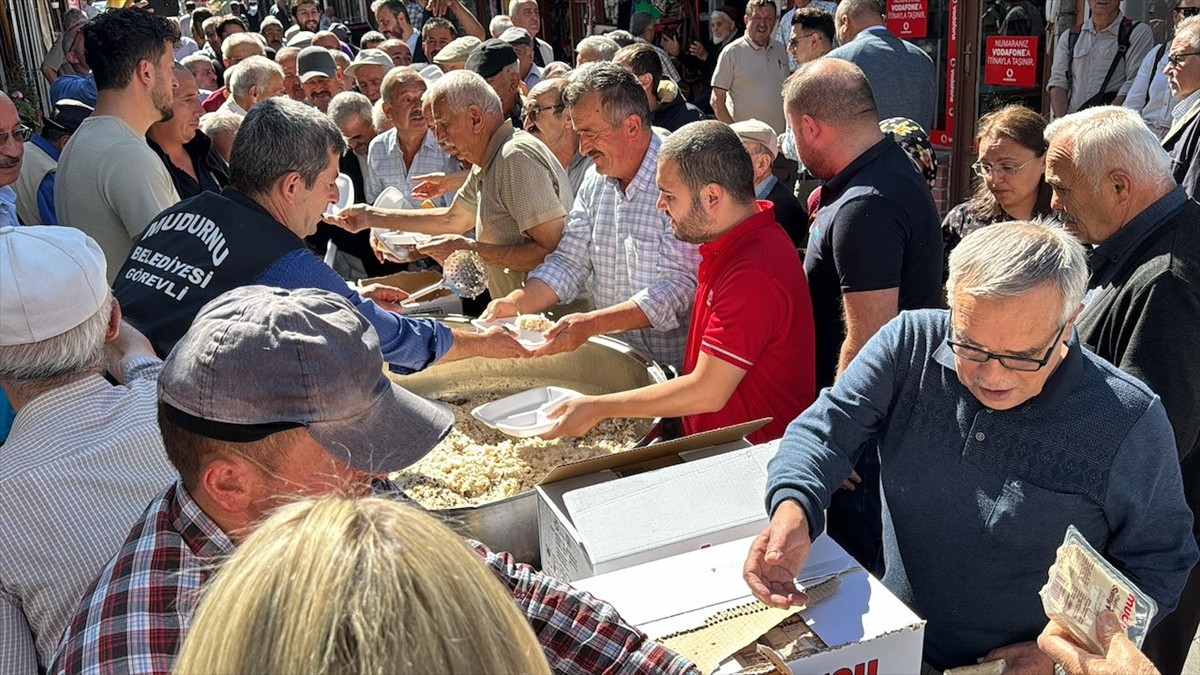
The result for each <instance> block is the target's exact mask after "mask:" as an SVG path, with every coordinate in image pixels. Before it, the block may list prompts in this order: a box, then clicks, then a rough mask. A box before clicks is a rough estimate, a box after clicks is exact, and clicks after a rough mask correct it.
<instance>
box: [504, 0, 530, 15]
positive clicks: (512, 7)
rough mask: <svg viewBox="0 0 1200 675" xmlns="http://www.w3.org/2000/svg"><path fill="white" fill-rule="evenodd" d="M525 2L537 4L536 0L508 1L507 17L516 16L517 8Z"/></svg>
mask: <svg viewBox="0 0 1200 675" xmlns="http://www.w3.org/2000/svg"><path fill="white" fill-rule="evenodd" d="M527 2H532V3H533V4H535V5H536V4H537V0H508V15H509V16H510V17H511V16H512V15H513V14H516V13H517V8H518V7H520V6H521V5H523V4H525V3H527Z"/></svg>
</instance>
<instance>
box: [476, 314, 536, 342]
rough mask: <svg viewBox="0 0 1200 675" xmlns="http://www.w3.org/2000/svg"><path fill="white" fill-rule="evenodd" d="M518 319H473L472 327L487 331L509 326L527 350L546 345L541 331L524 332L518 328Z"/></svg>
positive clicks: (508, 317)
mask: <svg viewBox="0 0 1200 675" xmlns="http://www.w3.org/2000/svg"><path fill="white" fill-rule="evenodd" d="M516 323H517V317H515V316H506V317H504V318H501V319H492V320H491V321H484V320H483V319H472V320H471V325H472V326H475V327H476V328H478V329H479V330H487V329H489V328H491V327H492V326H507V327H508V328H509V329H510V330H512V332H514V333H516V335H517V342H518V343H520V344H521V346H522V347H525V348H526V349H537V348H538V347H541V346H542V345H544V344H546V342H547V340H546V336H545V335H542V332H541V331H537V330H522V329H520V328H517V327H516Z"/></svg>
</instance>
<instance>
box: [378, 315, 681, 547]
mask: <svg viewBox="0 0 1200 675" xmlns="http://www.w3.org/2000/svg"><path fill="white" fill-rule="evenodd" d="M439 320H440V321H442V322H443V323H446V324H447V325H449V326H450V327H452V328H457V329H465V330H474V328H473V327H472V326H471V323H470V319H468V318H466V317H460V316H451V317H441V318H439ZM391 377H392V379H393V380H395V381H396V382H397V383H399V384H400V385H401V386H403V387H404V388H406V389H408V390H409V391H411V392H413V393H415V394H419V395H421V396H425V397H428V398H447V397H458V396H469V395H475V394H481V393H490V392H493V391H497V390H503V389H507V388H509V387H511V383H512V381H513V380H514V379H518V378H519V379H522V380H531V381H533V382H535V383H537V385H538V386H542V385H555V386H559V387H567V388H568V389H574V390H575V391H578V392H580V393H583V394H608V393H612V392H616V391H626V390H629V389H636V388H638V387H644V386H646V385H648V384H654V383H656V382H665V381H666V379H667V376H666V373H665V372H664V371H663V369H662V368H661V367H659V366H658V364H656V363H654V362H653V361H651V360H650V359H648V358H646V357H645V356H643V355H641V354H640V353H638V352H637V351H635V350H634V349H633V348H632V347H630V346H629V345H627V344H625V343H624V342H621V341H619V340H615V339H613V338H610V337H604V336H600V337H594V338H591V339H589V340H588V341H587V342H586V343H585V344H583V345H580V347H579V349H576V350H575V351H573V352H569V353H566V354H555V355H554V356H546V357H542V358H537V359H482V358H476V359H465V360H462V361H452V362H450V363H443V364H438V365H435V366H432V367H430V368H426V369H425V370H423V371H421V372H419V373H413V374H412V375H392V376H391ZM658 422H659V420H657V419H646V420H640V421H639V422H638V425H637V426H636V427H635V429H636V435H637V436H638V437H639V439H640V441H639V443H638V444H639V445H640V444H642V443H645V442H648V441H649V440H650V439H651V438H652V437H653V436H654V433H653V432H655V431H656V430H657V428H658ZM430 513H432V514H434V515H436V516H438V517H440V518H442V519H443V520H446V521H447V522H448V524H449V525H451V526H452V527H454V528H455V529H457V530H458V531H459V532H461V533H463V534H465V535H466V536H469V537H471V538H473V539H476V540H478V541H480V542H483V543H484V544H487V545H488V546H489V547H490V548H492V549H494V550H497V551H507V552H508V553H511V554H512V556H513V557H514V558H516V559H517V560H518V561H519V562H527V563H530V564H533V565H535V566H538V564H539V562H540V547H539V539H538V522H537V495H536V494H535V493H534V492H533V491H532V490H530V491H527V492H522V493H521V494H518V495H514V496H512V497H508V498H506V499H501V500H499V501H494V502H489V503H487V504H480V505H478V506H464V507H458V508H452V509H436V510H432V511H430Z"/></svg>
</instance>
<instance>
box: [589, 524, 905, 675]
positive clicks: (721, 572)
mask: <svg viewBox="0 0 1200 675" xmlns="http://www.w3.org/2000/svg"><path fill="white" fill-rule="evenodd" d="M752 540H753V537H748V538H745V539H739V540H736V541H731V542H728V543H724V544H719V545H716V546H712V547H710V548H706V549H703V550H699V551H691V552H689V553H684V554H682V555H677V556H673V557H670V558H664V559H661V560H656V561H653V562H649V563H645V564H642V565H638V566H635V567H629V568H626V569H622V570H618V571H616V572H611V573H609V574H603V575H600V576H596V577H592V578H589V579H582V580H578V581H574V582H572V585H574V586H575V587H576V588H579V589H581V590H584V591H588V592H589V593H592V594H593V595H595V596H596V597H598V598H601V599H603V600H606V601H608V602H610V603H612V604H613V606H615V607H616V608H617V610H618V611H619V612H620V613H621V616H622V617H623V618H624V619H625V620H626V621H628V622H630V623H632V624H634V625H636V626H637V627H638V628H640V629H641V630H642V631H644V632H645V633H646V634H647V635H648V636H650V637H651V638H653V639H656V640H657V639H661V638H663V637H664V636H669V635H672V634H675V633H679V632H681V631H686V630H689V629H692V628H695V627H697V626H700V625H703V624H704V622H705V619H707V618H708V617H710V616H712V615H714V614H716V613H718V612H722V611H724V610H728V609H731V608H734V607H739V606H742V605H745V604H746V603H750V602H753V601H754V597H753V596H752V595H751V594H750V589H749V588H747V587H746V583H745V581H744V580H743V579H742V564H743V563H744V562H745V559H746V552H747V551H748V550H749V548H750V542H751V541H752ZM831 576H836V577H837V578H838V579H839V581H840V586H839V587H838V588H837V590H836V591H835V592H834V593H833V595H832V596H830V597H828V598H826V599H825V600H822V601H820V602H817V603H815V604H814V605H813V606H812V607H811V608H807V609H803V610H801V616H802V617H803V618H804V620H805V623H807V625H808V626H809V628H810V629H811V630H812V631H813V632H814V633H816V634H817V636H818V637H820V638H821V640H822V641H823V642H824V643H825V644H826V645H827V646H828V648H827V649H825V650H824V651H821V652H819V653H816V654H813V655H810V656H805V657H801V658H797V659H794V660H791V661H789V662H788V666H789V667H790V668H791V669H792V672H794V673H817V674H828V675H884V674H887V673H919V672H920V671H921V649H922V644H923V641H924V636H925V622H924V621H923V620H921V619H920V618H919V617H917V616H916V615H915V614H913V612H912V610H910V609H908V607H907V606H905V605H904V603H902V602H900V600H899V599H897V598H896V596H894V595H892V594H891V592H889V591H888V590H887V589H886V588H884V586H883V584H881V583H880V582H879V581H878V580H877V579H875V578H874V577H872V576H871V575H869V574H867V572H866V571H864V570H863V569H862V568H861V567H860V566H859V565H858V564H857V563H856V562H855V561H854V559H853V558H851V557H850V555H849V554H847V553H846V552H845V551H844V550H842V548H841V547H840V546H838V545H837V543H835V542H834V541H833V540H831V539H830V538H829V537H826V536H821V537H818V538H817V540H816V541H814V542H813V546H812V550H811V553H810V554H809V557H808V560H807V561H806V563H805V566H804V569H802V570H801V571H800V574H799V575H798V576H797V579H798V583H800V584H802V585H805V586H814V585H816V584H817V583H819V582H820V581H821V580H823V579H827V578H830V577H831ZM744 646H745V645H732V646H729V653H730V654H732V653H733V652H735V651H737V650H739V649H741V648H742V647H744ZM737 670H738V666H737V664H736V663H735V662H734V661H733V660H732V659H729V660H726V661H724V662H723V663H722V664H721V666H720V667H719V668H718V669H717V670H716V671H715V672H717V673H732V672H737Z"/></svg>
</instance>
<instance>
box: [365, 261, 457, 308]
mask: <svg viewBox="0 0 1200 675" xmlns="http://www.w3.org/2000/svg"><path fill="white" fill-rule="evenodd" d="M441 278H442V275H441V273H440V272H434V271H431V270H425V271H421V272H397V273H395V274H389V275H388V276H386V277H373V278H371V279H363V280H362V285H363V286H366V285H368V284H383V285H385V286H394V287H396V288H399V289H402V290H405V291H408V292H410V293H411V292H412V291H416V290H420V289H422V288H425V287H426V286H429V285H432V284H436V283H437V282H438V281H439V280H440V279H441ZM462 311H463V308H462V298H460V297H458V296H457V295H454V294H453V293H451V292H450V291H448V290H446V289H444V288H443V289H441V290H439V291H436V292H434V293H433V294H431V295H427V296H425V299H424V300H421V301H419V302H417V304H416V305H415V306H413V307H406V308H405V309H404V314H405V315H413V316H415V315H418V314H420V315H424V316H448V315H450V314H462Z"/></svg>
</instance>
